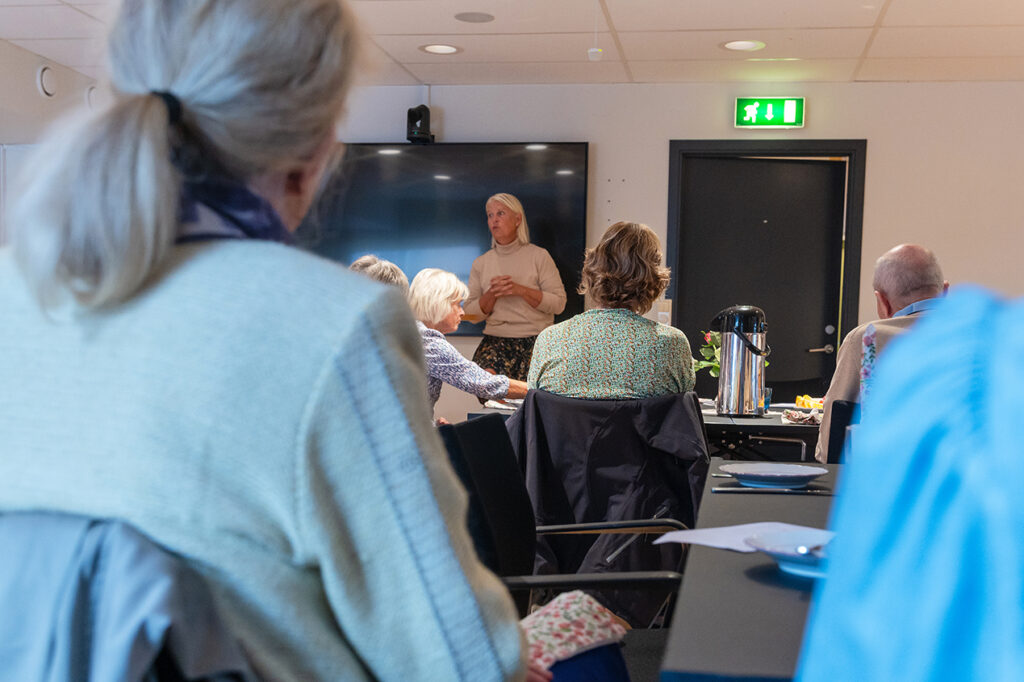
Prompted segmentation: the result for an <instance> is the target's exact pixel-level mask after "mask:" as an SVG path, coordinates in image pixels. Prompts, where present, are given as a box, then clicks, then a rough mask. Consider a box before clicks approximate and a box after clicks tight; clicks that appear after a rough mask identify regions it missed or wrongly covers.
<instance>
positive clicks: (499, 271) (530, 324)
mask: <svg viewBox="0 0 1024 682" xmlns="http://www.w3.org/2000/svg"><path fill="white" fill-rule="evenodd" d="M501 275H509V276H511V277H512V280H513V281H514V282H515V283H516V284H522V285H523V286H526V287H530V288H531V289H539V290H540V291H541V292H542V293H543V296H542V297H541V301H540V305H538V306H537V307H536V308H534V307H533V306H531V305H530V304H529V303H527V302H526V300H525V299H523V298H522V297H521V296H503V297H501V298H499V299H497V300H496V301H495V302H494V310H492V311H491V314H490V315H485V314H484V312H483V310H481V309H480V296H482V295H483V293H484V292H485V291H487V289H488V287H490V286H491V279H492V278H494V277H499V276H501ZM463 307H464V310H465V311H466V315H467V317H473V316H475V317H477V318H482V319H486V320H487V325H486V326H485V327H484V334H488V335H490V336H500V337H504V338H522V337H524V336H536V335H537V334H539V333H540V332H541V331H542V330H543V329H545V328H546V327H549V326H550V325H551V324H552V323H553V322H554V321H555V315H557V314H558V313H560V312H562V311H563V310H564V309H565V287H564V286H563V285H562V279H561V277H560V276H559V274H558V268H556V267H555V261H553V260H552V259H551V255H550V254H549V253H548V252H547V251H546V250H545V249H542V248H541V247H539V246H536V245H534V244H520V243H518V242H516V243H512V244H507V245H504V246H503V245H501V244H496V245H495V246H494V248H492V249H491V250H490V251H488V252H487V253H485V254H483V255H482V256H480V257H479V258H477V259H476V260H475V261H473V267H472V269H471V270H470V272H469V298H468V299H467V300H466V302H465V304H464V306H463Z"/></svg>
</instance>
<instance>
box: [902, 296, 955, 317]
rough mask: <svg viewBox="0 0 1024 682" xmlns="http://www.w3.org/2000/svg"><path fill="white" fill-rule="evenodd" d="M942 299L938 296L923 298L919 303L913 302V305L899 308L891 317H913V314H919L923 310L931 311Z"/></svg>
mask: <svg viewBox="0 0 1024 682" xmlns="http://www.w3.org/2000/svg"><path fill="white" fill-rule="evenodd" d="M942 298H943V297H941V296H940V297H936V298H925V299H922V300H920V301H915V302H914V303H911V304H910V305H908V306H907V307H906V308H900V309H899V310H897V311H896V312H894V313H893V314H892V316H893V317H903V316H904V315H913V314H914V313H919V312H922V311H925V310H932V309H933V308H935V306H937V305H938V304H939V303H940V302H941V301H942Z"/></svg>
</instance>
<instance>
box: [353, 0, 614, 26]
mask: <svg viewBox="0 0 1024 682" xmlns="http://www.w3.org/2000/svg"><path fill="white" fill-rule="evenodd" d="M350 4H351V5H352V7H353V9H355V11H356V15H357V16H359V18H360V19H361V20H362V23H363V26H364V28H365V29H366V30H367V31H369V32H370V33H373V34H420V35H421V34H429V33H441V34H453V33H457V34H462V33H574V32H587V31H589V32H590V33H593V32H594V31H595V30H598V31H607V30H608V25H607V24H606V23H605V20H604V14H603V13H602V12H601V10H600V5H599V4H598V0H474V1H473V2H471V3H467V2H466V0H388V1H386V2H382V1H381V0H352V2H351V3H350ZM466 11H473V12H485V13H487V14H491V15H493V16H494V21H491V22H487V23H485V24H470V23H466V22H463V21H457V20H456V19H455V15H456V14H458V13H459V12H466ZM595 22H596V23H595Z"/></svg>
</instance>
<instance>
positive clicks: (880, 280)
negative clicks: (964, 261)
mask: <svg viewBox="0 0 1024 682" xmlns="http://www.w3.org/2000/svg"><path fill="white" fill-rule="evenodd" d="M872 285H873V286H874V289H875V309H876V310H877V311H878V317H879V319H877V320H875V321H873V322H869V323H867V324H862V325H861V326H859V327H857V328H856V329H854V330H853V331H852V332H850V333H849V334H847V335H846V338H845V339H843V343H842V345H841V346H839V353H838V354H837V355H836V372H835V374H833V375H832V384H831V385H830V386H829V387H828V393H826V394H825V405H824V407H823V412H824V415H823V418H822V421H821V429H820V430H819V435H818V447H817V448H816V449H815V451H814V456H815V458H816V459H817V460H818V461H819V462H824V461H825V459H826V457H827V455H828V431H829V426H830V423H829V419H830V417H831V412H832V401H834V400H849V401H852V402H857V401H858V400H859V399H860V367H861V355H862V353H863V348H864V333H865V332H866V331H867V330H868V328H869V327H873V328H874V330H875V348H876V349H877V350H878V352H881V351H882V349H883V348H884V347H885V345H886V344H887V343H888V342H889V341H890V340H891V339H892V338H894V337H896V336H898V335H900V334H902V333H903V332H905V331H906V330H907V329H909V328H910V326H911V325H912V324H914V322H916V321H917V320H918V319H919V318H920V317H921V315H924V314H927V312H928V311H929V310H931V309H932V308H934V307H935V305H936V304H937V303H938V301H939V299H940V298H941V297H942V296H944V295H945V294H946V290H947V289H949V282H947V281H946V280H944V279H942V268H941V267H939V261H938V260H936V258H935V254H933V253H932V252H931V251H929V250H928V249H926V248H924V247H923V246H919V245H917V244H900V245H899V246H897V247H895V248H892V249H890V250H889V251H887V252H886V253H885V254H883V255H882V257H881V258H879V259H878V260H877V261H875V278H874V280H873V282H872Z"/></svg>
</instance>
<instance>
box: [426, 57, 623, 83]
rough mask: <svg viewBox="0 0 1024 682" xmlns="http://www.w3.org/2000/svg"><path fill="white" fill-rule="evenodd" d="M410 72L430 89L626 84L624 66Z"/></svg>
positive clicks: (441, 67) (430, 67) (437, 67)
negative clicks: (438, 86) (479, 86)
mask: <svg viewBox="0 0 1024 682" xmlns="http://www.w3.org/2000/svg"><path fill="white" fill-rule="evenodd" d="M409 70H410V71H411V72H412V73H413V75H415V76H416V77H417V78H419V79H420V81H422V82H423V83H426V84H430V85H485V84H491V83H507V84H513V83H515V84H528V83H625V82H628V77H627V75H626V69H625V68H624V67H623V65H622V62H613V61H602V62H579V63H576V62H559V63H554V64H552V63H550V62H531V63H525V64H524V63H520V64H508V63H504V64H468V63H463V64H410V65H409Z"/></svg>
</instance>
